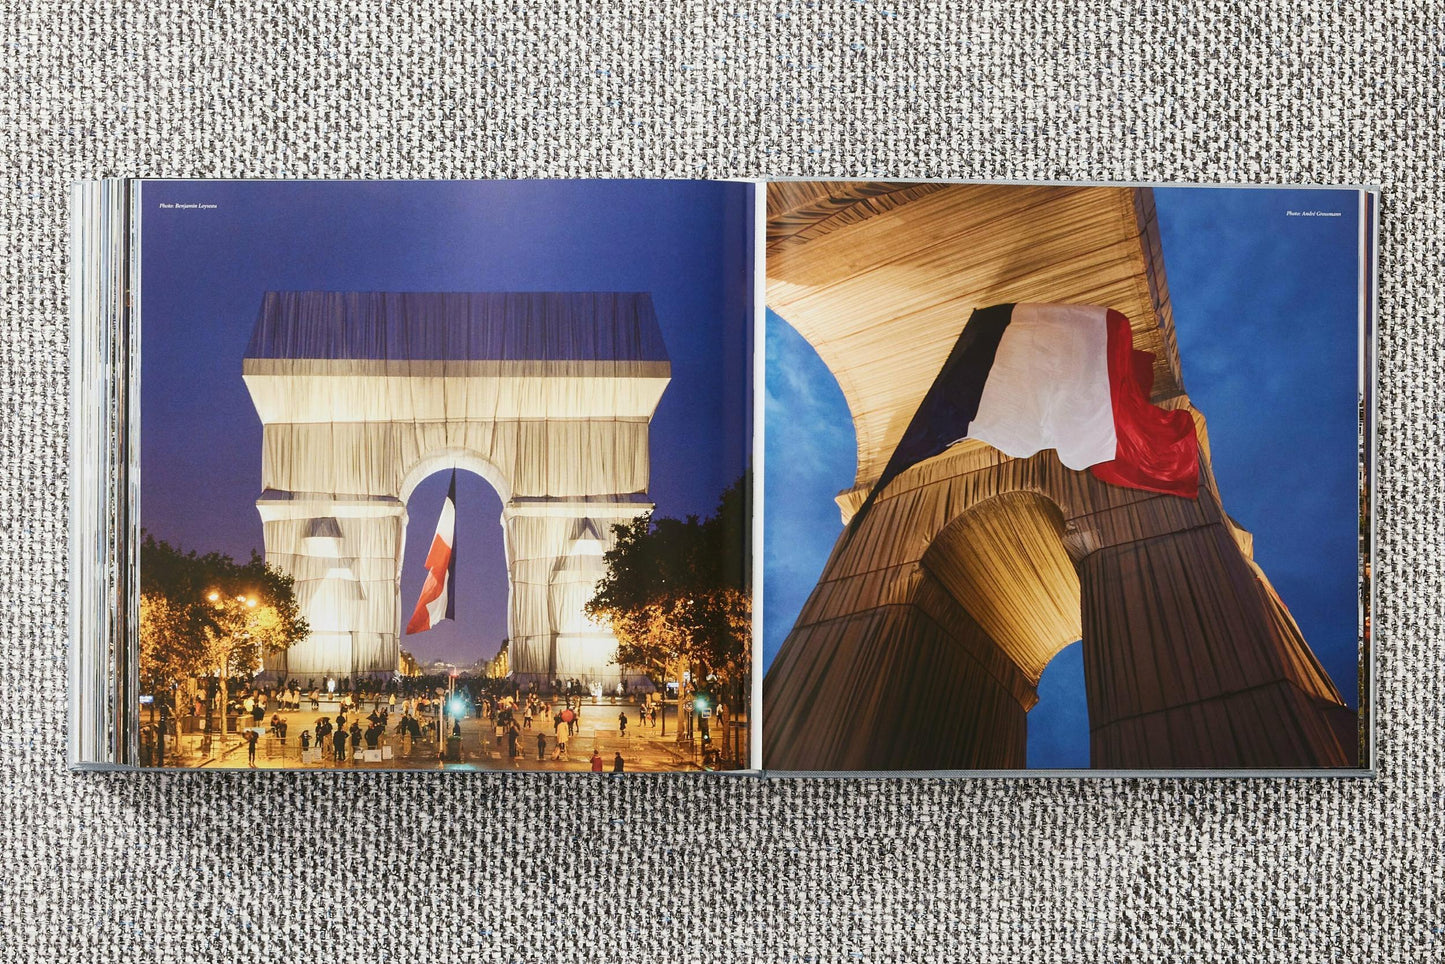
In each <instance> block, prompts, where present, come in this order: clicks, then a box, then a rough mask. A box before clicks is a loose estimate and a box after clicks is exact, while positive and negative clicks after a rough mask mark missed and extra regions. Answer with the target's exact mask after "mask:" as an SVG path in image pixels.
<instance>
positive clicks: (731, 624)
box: [586, 475, 752, 684]
mask: <svg viewBox="0 0 1445 964" xmlns="http://www.w3.org/2000/svg"><path fill="white" fill-rule="evenodd" d="M750 481H751V480H750V476H749V475H744V476H742V477H741V478H739V479H738V481H737V482H735V483H733V485H732V486H731V487H729V488H728V490H727V491H726V492H724V493H723V495H722V498H721V499H720V500H719V502H718V508H717V511H716V513H715V514H714V515H713V516H712V517H711V518H709V519H707V520H705V521H700V520H699V519H698V518H697V517H696V516H689V517H688V518H687V519H685V520H679V519H671V518H666V517H663V518H654V517H653V516H652V515H651V514H648V515H643V516H640V517H638V518H637V519H634V520H633V521H632V522H630V523H627V524H619V525H615V526H613V535H614V537H615V539H616V544H615V546H614V547H613V548H612V549H611V550H610V551H608V552H607V553H606V555H605V556H604V561H605V563H606V566H607V572H606V575H605V576H604V577H603V578H602V580H601V581H600V582H599V583H598V584H597V589H596V591H595V592H594V594H593V596H592V598H591V600H589V601H588V603H587V607H586V611H587V615H588V616H589V617H591V618H592V619H595V620H598V621H602V622H606V623H608V624H609V625H610V626H611V628H612V632H613V633H614V635H616V636H617V640H618V651H617V657H616V662H617V663H619V664H622V665H626V666H634V667H637V668H638V669H640V670H641V671H642V672H644V673H645V674H647V676H648V677H649V678H650V679H652V681H653V682H654V683H658V684H661V683H662V682H663V681H664V680H668V679H680V678H681V674H682V672H683V671H685V670H689V669H691V670H693V671H697V672H699V673H700V675H701V676H702V677H704V678H706V677H708V676H713V677H716V678H717V680H718V681H719V682H720V683H723V684H726V683H730V682H739V681H741V680H743V679H744V678H745V677H746V675H747V674H748V672H749V670H750V660H751V656H750V654H751V646H750V643H751V638H752V593H751V587H750V571H749V565H748V553H747V544H748V535H749V532H750V516H749V512H748V502H749V498H750V495H751V490H750Z"/></svg>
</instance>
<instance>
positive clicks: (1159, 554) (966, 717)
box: [761, 181, 1378, 775]
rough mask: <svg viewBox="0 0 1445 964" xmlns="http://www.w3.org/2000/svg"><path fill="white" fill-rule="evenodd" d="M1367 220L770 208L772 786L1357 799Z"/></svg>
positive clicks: (829, 195)
mask: <svg viewBox="0 0 1445 964" xmlns="http://www.w3.org/2000/svg"><path fill="white" fill-rule="evenodd" d="M1377 197H1378V195H1377V193H1376V192H1375V191H1374V190H1372V189H1365V188H1358V187H1341V188H1314V187H1311V188H1225V187H1128V186H1089V185H1021V184H975V183H969V184H962V183H944V182H871V181H777V182H772V183H769V184H768V185H767V228H766V230H767V234H766V303H767V311H766V319H765V322H764V325H765V335H766V338H765V348H766V357H765V376H766V377H765V385H764V396H765V398H764V413H763V414H764V418H763V424H764V438H763V443H762V447H763V454H764V459H763V465H764V473H763V500H762V501H763V546H762V571H763V604H762V605H763V618H762V628H763V632H762V640H761V644H762V646H761V648H762V657H761V662H762V669H763V671H764V674H765V675H764V683H763V706H762V711H763V712H762V723H763V725H762V731H763V732H762V744H763V745H762V765H763V767H764V768H766V769H767V770H768V771H771V772H796V773H849V772H858V771H898V772H915V773H916V772H939V771H946V772H981V771H982V772H993V771H1024V770H1053V771H1104V772H1109V773H1117V772H1121V771H1124V772H1141V773H1146V774H1147V773H1150V772H1155V773H1177V772H1196V771H1200V772H1221V773H1222V772H1242V773H1251V772H1253V773H1275V772H1285V773H1294V772H1300V773H1303V774H1306V775H1308V774H1310V773H1319V774H1322V775H1323V774H1331V773H1333V774H1362V773H1368V772H1369V771H1370V768H1371V766H1372V765H1373V764H1372V761H1371V760H1370V747H1371V741H1370V724H1369V711H1370V700H1369V693H1370V679H1369V675H1370V674H1369V665H1370V661H1369V600H1370V587H1369V575H1370V566H1369V561H1370V557H1371V551H1372V550H1371V538H1370V503H1371V496H1370V492H1371V471H1372V454H1371V453H1372V451H1373V442H1372V433H1373V417H1372V412H1371V410H1372V406H1373V379H1374V370H1373V369H1374V365H1373V344H1374V333H1373V323H1372V316H1373V302H1374V290H1373V278H1374V238H1375V221H1376V209H1377Z"/></svg>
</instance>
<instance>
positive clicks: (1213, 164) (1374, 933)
mask: <svg viewBox="0 0 1445 964" xmlns="http://www.w3.org/2000/svg"><path fill="white" fill-rule="evenodd" d="M3 18H4V20H3V27H0V124H3V125H4V126H3V130H0V159H3V161H4V163H3V167H4V170H5V171H6V172H7V173H8V174H9V177H7V178H5V179H4V180H3V182H0V190H3V191H4V198H5V201H4V216H5V225H4V238H5V243H4V244H3V245H0V279H3V281H0V298H3V299H4V311H3V315H0V318H3V321H0V324H3V325H4V337H3V339H0V365H3V380H0V384H3V386H4V388H3V390H0V399H3V412H0V452H3V456H4V465H5V469H4V476H3V481H0V506H3V516H0V519H3V525H4V531H5V533H6V538H5V539H4V541H3V543H0V552H3V556H0V599H3V600H4V604H5V611H6V618H5V619H4V620H3V623H0V627H3V628H0V680H3V682H0V692H3V695H4V699H3V703H0V705H3V707H4V716H3V724H0V774H3V776H0V779H3V781H4V787H5V790H6V800H7V802H8V804H9V816H8V819H6V820H4V821H3V824H0V852H3V853H4V854H5V859H4V868H5V869H4V874H3V886H0V961H32V960H58V961H81V960H216V961H233V960H262V959H266V960H270V959H279V958H281V957H285V958H287V959H301V960H405V961H413V960H417V961H420V960H433V959H441V960H450V959H486V960H497V961H533V960H537V961H557V960H568V961H576V960H597V961H601V960H619V961H628V962H636V961H643V960H668V961H689V962H690V961H709V962H710V961H729V960H736V961H751V960H826V961H831V960H839V961H855V960H897V961H916V960H1035V961H1079V960H1099V961H1122V960H1129V961H1164V960H1186V959H1203V960H1239V961H1260V960H1277V961H1341V960H1365V959H1369V960H1399V961H1405V960H1420V961H1424V960H1439V959H1441V957H1442V956H1445V882H1442V879H1441V876H1440V873H1439V870H1440V867H1441V866H1442V864H1445V852H1442V851H1445V846H1442V832H1441V828H1442V826H1445V787H1442V783H1441V779H1440V774H1441V767H1440V759H1441V756H1442V753H1445V713H1442V710H1441V707H1442V706H1445V657H1442V651H1441V647H1440V634H1441V612H1442V596H1441V582H1442V567H1441V564H1440V558H1439V554H1438V550H1439V548H1440V544H1441V541H1442V538H1441V531H1442V529H1441V525H1440V520H1439V506H1440V504H1441V496H1442V494H1445V493H1442V478H1441V475H1442V468H1445V460H1442V455H1445V453H1442V451H1441V442H1442V437H1441V435H1442V431H1441V422H1440V418H1439V410H1440V405H1441V402H1442V397H1441V395H1442V389H1441V387H1440V386H1441V385H1442V384H1445V377H1442V376H1445V371H1442V362H1441V360H1440V359H1441V358H1442V357H1445V355H1442V352H1441V348H1442V346H1441V340H1442V331H1445V325H1442V320H1445V319H1442V317H1441V316H1442V282H1441V264H1442V261H1445V251H1442V239H1445V230H1442V227H1441V224H1442V219H1445V204H1442V201H1445V193H1442V186H1441V179H1440V171H1441V170H1442V161H1445V158H1442V140H1441V138H1440V136H1439V135H1440V130H1441V124H1442V120H1445V109H1442V108H1445V104H1442V100H1445V66H1442V65H1445V41H1442V38H1445V7H1441V6H1440V5H1438V4H1431V3H1426V2H1420V3H1407V2H1390V3H1382V4H1359V3H1354V4H1343V5H1340V4H1332V3H1323V2H1318V0H1315V2H1305V3H1274V4H1270V5H1268V6H1265V7H1262V8H1260V9H1257V10H1248V11H1243V10H1241V9H1239V8H1238V6H1237V5H1235V4H1232V3H1223V2H1213V3H1205V4H1197V5H1189V6H1185V5H1172V4H1153V3H1149V4H1146V3H1132V4H1117V5H1102V4H1090V5H1086V6H1076V5H1072V4H1070V5H1064V4H1059V5H1057V6H1052V7H1051V6H1047V5H1037V4H1015V3H1013V2H991V3H985V4H980V5H973V4H957V5H942V4H940V5H936V6H930V7H927V8H920V7H915V6H913V5H910V4H892V5H877V4H872V3H852V2H826V0H825V2H820V3H807V4H804V3H798V4H791V5H780V6H777V7H762V6H756V7H753V6H744V5H740V4H736V3H727V2H723V3H701V2H694V3H691V4H687V5H677V6H673V7H670V8H668V9H667V10H666V12H665V13H664V12H663V8H662V7H660V6H659V5H656V4H636V3H608V4H597V5H586V6H584V5H577V4H560V3H559V4H546V5H543V4H513V3H508V4H496V5H487V4H482V5H462V4H456V3H450V2H440V3H435V4H422V5H405V4H387V3H381V2H379V0H360V2H350V0H348V2H345V3H334V4H330V5H324V6H318V7H314V8H305V9H303V8H301V7H300V6H297V5H293V4H285V3H260V4H244V5H239V6H230V5H214V6H213V5H198V4H190V3H171V4H164V3H157V2H141V3H136V4H127V5H115V6H114V7H104V6H100V7H98V6H95V5H91V4H67V3H63V2H58V0H33V2H31V3H27V4H18V5H10V6H8V7H6V8H5V10H4V13H3ZM100 174H144V175H174V176H181V175H184V176H304V177H320V176H327V177H467V176H489V177H491V176H512V177H516V176H543V175H615V176H639V175H648V176H671V177H721V176H730V175H757V174H779V175H811V176H822V175H847V176H857V177H876V176H889V177H894V176H896V177H911V176H925V175H926V176H948V177H975V178H982V177H990V178H1068V179H1107V180H1148V181H1154V180H1183V181H1206V182H1222V181H1244V182H1260V181H1267V182H1304V181H1308V182H1326V183H1354V182H1366V183H1370V182H1374V183H1379V184H1381V185H1382V186H1383V188H1384V196H1383V202H1382V234H1381V243H1380V249H1381V274H1380V309H1381V314H1380V320H1381V324H1380V328H1381V370H1382V389H1381V391H1380V419H1379V429H1380V439H1381V448H1380V451H1381V464H1380V488H1379V495H1380V510H1379V520H1380V533H1381V539H1380V564H1379V567H1378V572H1377V575H1378V580H1379V598H1380V606H1379V609H1378V613H1377V618H1376V622H1375V628H1376V632H1377V640H1378V663H1377V674H1378V675H1377V679H1378V700H1377V719H1378V724H1379V741H1378V757H1379V760H1378V763H1379V768H1380V777H1379V779H1378V780H1377V781H1374V782H1368V781H1357V780H1350V781H1346V780H1331V781H1304V782H1300V781H1285V780H1271V781H1244V780H1218V781H1210V782H1197V781H1185V780H1167V781H1158V780H1115V781H1099V782H1078V781H1071V780H1043V781H1040V780H1009V781H996V780H990V781H957V782H944V781H919V780H914V781H908V780H859V781H849V782H839V781H832V782H830V781H791V780H789V781H762V780H755V779H725V778H698V777H692V776H677V777H669V778H657V779H638V780H626V781H616V782H613V781H603V780H589V779H586V778H582V777H575V776H569V777H527V778H508V777H506V776H493V775H484V774H473V775H461V774H448V775H446V776H444V777H438V776H432V775H421V774H384V775H382V774H378V775H357V776H337V777H320V776H317V775H313V774H264V775H247V774H234V775H226V776H216V775H199V774H185V775H173V776H152V775H148V776H134V775H97V774H71V773H67V772H66V771H65V769H64V766H63V758H64V740H63V718H64V706H65V692H64V687H65V673H64V653H65V641H64V636H63V632H64V625H65V610H66V593H67V588H66V565H65V532H66V506H67V502H68V498H69V494H68V492H67V483H66V481H65V480H66V465H67V458H68V450H67V430H66V424H67V422H66V419H67V406H68V401H67V396H66V389H65V385H66V374H67V372H66V366H67V361H66V346H67V336H66V287H65V268H66V265H65V257H66V255H65V237H66V228H67V226H66V218H65V192H66V186H67V183H68V182H69V181H70V180H71V179H73V178H78V177H89V176H96V175H100Z"/></svg>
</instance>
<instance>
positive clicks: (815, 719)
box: [70, 180, 1377, 775]
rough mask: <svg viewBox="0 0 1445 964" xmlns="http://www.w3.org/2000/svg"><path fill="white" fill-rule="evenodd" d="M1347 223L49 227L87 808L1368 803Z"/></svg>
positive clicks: (647, 203)
mask: <svg viewBox="0 0 1445 964" xmlns="http://www.w3.org/2000/svg"><path fill="white" fill-rule="evenodd" d="M1376 212H1377V194H1376V192H1375V191H1374V190H1372V189H1364V188H1271V189H1264V188H1250V189H1244V188H1207V187H1162V186H1160V187H1139V186H1116V185H1068V184H1064V185H1057V184H980V183H955V182H939V181H927V182H863V181H799V180H791V181H790V180H772V181H766V180H765V181H713V182H701V181H699V182H686V181H640V180H639V181H510V182H508V181H489V182H404V181H398V182H315V181H204V180H107V181H97V182H87V183H82V184H78V185H76V187H75V189H74V192H73V203H72V213H71V216H72V259H71V271H72V305H71V311H72V422H73V426H72V427H73V431H72V463H73V470H72V477H71V503H72V507H71V512H72V523H71V532H72V544H71V577H72V579H71V599H72V605H71V613H70V619H71V650H70V687H71V689H70V693H71V730H70V759H71V762H72V765H74V766H77V767H83V768H157V767H165V768H222V769H234V768H243V769H244V768H250V767H257V768H276V767H284V768H292V769H308V770H326V771H331V770H338V769H347V770H351V769H358V770H360V769H426V770H435V769H439V768H440V769H471V770H477V769H488V770H509V771H512V770H516V771H541V770H545V771H553V770H568V771H571V770H575V771H582V772H598V771H600V772H607V773H616V772H622V773H636V772H674V771H699V772H701V771H730V772H740V773H753V774H758V773H769V774H771V773H793V774H818V773H829V774H839V773H856V772H870V773H879V772H884V773H888V772H893V773H913V774H918V773H928V774H1000V773H1003V774H1028V773H1055V774H1056V773H1059V772H1074V773H1097V774H1117V773H1120V772H1127V773H1141V774H1178V773H1201V774H1213V773H1301V774H1353V775H1358V774H1362V773H1369V772H1371V766H1372V755H1371V747H1372V744H1371V737H1370V734H1371V727H1370V709H1371V707H1370V699H1369V694H1370V692H1371V689H1370V686H1371V681H1370V672H1369V670H1370V660H1369V612H1370V582H1369V577H1370V566H1369V562H1370V558H1371V552H1372V545H1371V528H1370V509H1371V491H1372V489H1371V477H1372V471H1373V463H1372V459H1373V441H1372V432H1373V416H1372V405H1373V383H1374V335H1373V313H1374V297H1375V294H1374V277H1375V268H1374V257H1375V253H1374V247H1375V232H1376ZM1206 416H1207V418H1208V420H1207V421H1206Z"/></svg>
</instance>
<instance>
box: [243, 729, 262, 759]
mask: <svg viewBox="0 0 1445 964" xmlns="http://www.w3.org/2000/svg"><path fill="white" fill-rule="evenodd" d="M259 742H261V738H260V737H259V736H258V735H257V734H256V728H255V727H254V726H253V727H249V728H247V730H246V763H247V765H249V766H250V767H251V768H252V769H255V767H256V744H257V743H259Z"/></svg>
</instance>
